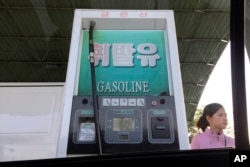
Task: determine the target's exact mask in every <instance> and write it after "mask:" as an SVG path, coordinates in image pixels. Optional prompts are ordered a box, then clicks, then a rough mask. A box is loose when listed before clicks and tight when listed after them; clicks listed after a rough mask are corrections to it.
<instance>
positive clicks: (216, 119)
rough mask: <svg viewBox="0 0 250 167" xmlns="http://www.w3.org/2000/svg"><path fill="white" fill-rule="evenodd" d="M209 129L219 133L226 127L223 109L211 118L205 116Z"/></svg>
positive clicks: (225, 114) (225, 116) (225, 115)
mask: <svg viewBox="0 0 250 167" xmlns="http://www.w3.org/2000/svg"><path fill="white" fill-rule="evenodd" d="M207 120H208V122H209V125H210V128H211V129H213V130H216V131H218V132H219V131H221V130H222V129H225V128H226V127H227V121H228V120H227V113H226V112H225V109H224V108H220V109H219V110H218V111H217V112H216V113H214V115H212V117H210V116H207Z"/></svg>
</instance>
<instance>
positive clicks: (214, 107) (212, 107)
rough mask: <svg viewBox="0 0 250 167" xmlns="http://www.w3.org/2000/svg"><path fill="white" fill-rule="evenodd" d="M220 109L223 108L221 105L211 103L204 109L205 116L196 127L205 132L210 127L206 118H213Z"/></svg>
mask: <svg viewBox="0 0 250 167" xmlns="http://www.w3.org/2000/svg"><path fill="white" fill-rule="evenodd" d="M220 108H223V106H222V105H221V104H219V103H210V104H208V105H206V106H205V107H204V109H203V114H202V116H201V117H200V119H199V120H198V122H197V124H196V126H197V127H198V128H199V129H201V130H202V131H203V132H204V131H205V130H206V128H207V127H208V126H209V123H208V121H207V118H206V117H207V116H210V117H212V116H213V115H214V113H216V112H217V111H218V110H219V109H220Z"/></svg>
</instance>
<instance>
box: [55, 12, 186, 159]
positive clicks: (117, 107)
mask: <svg viewBox="0 0 250 167" xmlns="http://www.w3.org/2000/svg"><path fill="white" fill-rule="evenodd" d="M69 59H70V60H69V66H68V72H67V79H66V84H67V85H68V86H66V91H65V92H66V93H65V110H64V112H65V113H66V114H65V115H64V118H63V122H64V123H63V124H62V129H61V136H60V138H61V141H59V147H58V148H59V149H58V155H59V154H60V153H62V152H64V153H65V154H66V156H70V155H89V154H99V155H102V154H117V153H135V152H152V151H166V150H180V149H188V136H187V125H186V117H185V114H186V113H185V107H184V98H183V92H182V85H181V76H180V69H179V68H180V67H179V64H178V61H179V58H178V49H177V42H176V37H175V29H174V19H173V12H172V11H133V10H132V11H131V10H122V11H119V10H76V11H75V17H74V24H73V31H72V40H71V49H70V57H69ZM67 125H68V131H66V130H65V129H66V127H67ZM66 136H67V137H66ZM65 138H67V139H65ZM65 145H66V146H65Z"/></svg>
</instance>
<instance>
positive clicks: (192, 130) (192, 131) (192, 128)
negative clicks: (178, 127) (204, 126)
mask: <svg viewBox="0 0 250 167" xmlns="http://www.w3.org/2000/svg"><path fill="white" fill-rule="evenodd" d="M202 112H203V110H202V109H197V110H196V111H195V114H194V119H193V121H192V122H188V123H187V124H188V137H189V142H191V140H192V138H193V137H194V136H195V135H196V134H197V133H199V129H198V128H197V127H196V124H197V121H198V120H199V118H200V117H201V115H202Z"/></svg>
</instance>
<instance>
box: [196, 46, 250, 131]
mask: <svg viewBox="0 0 250 167" xmlns="http://www.w3.org/2000/svg"><path fill="white" fill-rule="evenodd" d="M245 55H247V54H245ZM246 57H247V56H246ZM245 63H246V64H245V74H246V83H249V82H250V76H249V73H250V65H249V61H248V59H247V61H245ZM230 66H231V56H230V43H228V45H227V47H226V48H225V50H224V52H223V54H222V56H221V57H220V59H219V60H218V63H217V64H216V66H215V68H214V70H213V72H212V74H211V76H210V79H209V80H208V83H207V85H206V87H205V89H204V92H203V94H202V96H201V99H200V101H199V104H198V108H200V109H202V108H203V107H204V106H205V105H207V104H208V103H212V102H219V103H221V104H222V105H223V106H224V108H225V110H226V112H227V115H228V127H229V126H231V127H233V109H232V84H231V67H230ZM249 87H250V86H248V85H247V84H246V94H247V101H249V100H248V99H249V98H250V97H249V94H250V93H248V92H250V89H249ZM248 120H250V117H249V116H248ZM248 125H250V122H249V121H248ZM248 129H250V127H248ZM231 136H232V135H231Z"/></svg>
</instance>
